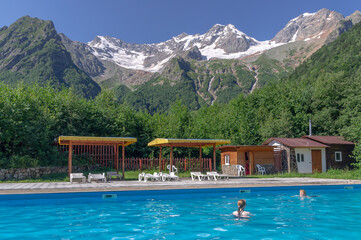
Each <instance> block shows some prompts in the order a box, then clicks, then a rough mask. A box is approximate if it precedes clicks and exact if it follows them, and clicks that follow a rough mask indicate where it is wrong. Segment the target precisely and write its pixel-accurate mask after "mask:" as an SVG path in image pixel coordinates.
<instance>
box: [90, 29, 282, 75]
mask: <svg viewBox="0 0 361 240" xmlns="http://www.w3.org/2000/svg"><path fill="white" fill-rule="evenodd" d="M281 44H282V43H278V44H276V43H275V42H270V41H263V42H262V41H257V40H256V39H254V38H252V37H249V36H247V35H246V34H245V33H243V32H241V31H239V30H237V29H236V27H235V26H233V25H232V24H228V25H226V26H224V25H220V24H216V25H214V26H213V27H212V28H211V29H210V30H209V31H208V32H206V33H205V34H202V35H200V34H195V35H188V34H186V33H182V34H180V35H178V36H176V37H173V38H172V39H170V40H168V41H165V42H161V43H158V44H129V43H126V42H124V41H121V40H119V39H116V38H113V37H103V36H97V37H96V38H95V39H94V40H93V41H91V42H89V43H88V45H89V46H90V47H91V48H92V50H93V54H94V55H95V56H97V57H99V58H100V59H101V60H107V61H113V62H115V63H116V64H117V65H119V66H121V67H124V68H130V69H138V70H144V71H150V72H157V71H160V70H161V69H162V67H163V66H164V65H165V64H166V63H167V62H168V61H169V60H170V59H171V58H173V57H175V56H178V55H181V54H182V53H184V52H187V51H189V50H191V49H193V51H194V49H196V51H197V50H198V51H199V52H200V53H201V55H202V59H204V60H209V59H211V58H220V59H235V58H240V57H244V56H248V55H250V54H254V53H256V52H261V51H264V50H267V49H270V48H273V47H276V46H278V45H281Z"/></svg>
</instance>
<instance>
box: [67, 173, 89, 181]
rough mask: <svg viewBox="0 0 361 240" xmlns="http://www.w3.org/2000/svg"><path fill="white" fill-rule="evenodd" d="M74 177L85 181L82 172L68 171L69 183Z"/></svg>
mask: <svg viewBox="0 0 361 240" xmlns="http://www.w3.org/2000/svg"><path fill="white" fill-rule="evenodd" d="M75 179H80V181H81V182H82V183H85V182H86V177H85V176H84V175H83V173H70V183H73V182H74V180H75Z"/></svg>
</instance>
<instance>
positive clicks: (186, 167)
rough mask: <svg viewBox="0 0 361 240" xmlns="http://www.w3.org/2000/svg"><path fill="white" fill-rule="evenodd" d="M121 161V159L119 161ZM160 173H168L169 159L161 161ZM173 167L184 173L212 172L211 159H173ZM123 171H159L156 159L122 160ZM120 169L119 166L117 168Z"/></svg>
mask: <svg viewBox="0 0 361 240" xmlns="http://www.w3.org/2000/svg"><path fill="white" fill-rule="evenodd" d="M120 161H121V159H120ZM160 164H161V171H165V172H166V171H168V170H167V169H166V167H167V165H169V164H170V159H169V158H168V159H167V158H165V159H162V160H161V163H160ZM173 165H174V166H175V167H176V168H177V169H178V171H180V172H186V171H197V172H206V171H211V170H212V159H211V158H202V159H201V160H199V159H198V158H174V159H173ZM124 168H125V171H137V170H139V171H142V170H153V169H157V170H158V169H159V159H158V158H125V159H124ZM119 169H121V164H120V166H119Z"/></svg>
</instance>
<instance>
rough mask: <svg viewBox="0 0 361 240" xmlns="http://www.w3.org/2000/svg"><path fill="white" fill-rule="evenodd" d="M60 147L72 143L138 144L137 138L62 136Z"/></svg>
mask: <svg viewBox="0 0 361 240" xmlns="http://www.w3.org/2000/svg"><path fill="white" fill-rule="evenodd" d="M58 140H59V145H69V143H70V142H72V143H89V144H92V143H93V144H94V143H97V144H102V143H104V144H106V143H119V144H123V143H124V146H128V145H130V144H133V143H136V142H137V139H136V138H131V137H81V136H60V137H59V139H58Z"/></svg>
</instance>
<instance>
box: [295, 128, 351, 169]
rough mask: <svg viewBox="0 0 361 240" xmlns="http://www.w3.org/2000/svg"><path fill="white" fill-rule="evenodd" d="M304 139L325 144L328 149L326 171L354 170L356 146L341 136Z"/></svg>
mask: <svg viewBox="0 0 361 240" xmlns="http://www.w3.org/2000/svg"><path fill="white" fill-rule="evenodd" d="M302 138H307V139H311V140H313V141H316V142H319V143H323V144H325V145H327V146H329V147H328V148H326V170H328V169H331V168H333V169H335V168H338V169H342V168H352V163H354V162H355V160H354V159H353V158H352V157H351V155H352V152H353V150H354V148H355V144H354V143H353V142H350V141H346V140H345V139H344V138H343V137H341V136H315V135H311V136H309V135H308V136H303V137H302Z"/></svg>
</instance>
